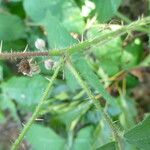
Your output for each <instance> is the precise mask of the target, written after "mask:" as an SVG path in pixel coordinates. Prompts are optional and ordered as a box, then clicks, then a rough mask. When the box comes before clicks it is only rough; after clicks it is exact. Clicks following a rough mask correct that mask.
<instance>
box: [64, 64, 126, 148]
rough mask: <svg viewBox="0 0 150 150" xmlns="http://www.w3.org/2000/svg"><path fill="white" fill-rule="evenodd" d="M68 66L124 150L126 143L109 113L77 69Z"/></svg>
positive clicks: (70, 65)
mask: <svg viewBox="0 0 150 150" xmlns="http://www.w3.org/2000/svg"><path fill="white" fill-rule="evenodd" d="M66 65H67V68H68V69H69V70H70V71H71V72H72V74H73V75H74V77H75V78H76V79H77V81H78V82H79V84H80V85H81V87H82V88H83V89H84V91H85V92H86V94H87V95H88V97H89V98H90V100H92V101H93V104H94V105H95V107H96V108H97V110H98V111H100V112H101V113H102V114H103V117H104V119H105V121H106V122H107V123H108V124H109V126H110V128H111V129H112V132H113V134H114V138H115V139H116V141H117V142H118V146H119V149H120V150H124V143H123V140H122V137H121V135H120V133H119V130H118V129H117V127H116V126H115V125H114V124H113V121H112V119H111V118H110V116H109V115H108V113H107V112H106V111H104V110H103V109H102V107H101V105H100V103H99V101H98V100H96V99H95V96H94V95H93V94H92V92H91V90H90V89H89V87H88V86H87V84H86V82H85V81H84V80H83V79H82V77H81V76H80V75H79V73H78V72H77V71H76V69H75V68H74V66H73V65H72V64H71V62H67V63H66Z"/></svg>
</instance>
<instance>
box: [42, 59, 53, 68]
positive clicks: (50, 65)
mask: <svg viewBox="0 0 150 150" xmlns="http://www.w3.org/2000/svg"><path fill="white" fill-rule="evenodd" d="M44 66H45V68H46V69H47V70H51V69H53V67H54V61H53V60H51V59H47V60H45V61H44Z"/></svg>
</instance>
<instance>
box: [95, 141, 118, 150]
mask: <svg viewBox="0 0 150 150" xmlns="http://www.w3.org/2000/svg"><path fill="white" fill-rule="evenodd" d="M96 150H116V143H115V142H110V143H107V144H105V145H103V146H101V147H99V148H97V149H96Z"/></svg>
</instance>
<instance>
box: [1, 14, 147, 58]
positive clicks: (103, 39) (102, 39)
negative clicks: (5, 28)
mask: <svg viewBox="0 0 150 150" xmlns="http://www.w3.org/2000/svg"><path fill="white" fill-rule="evenodd" d="M149 24H150V17H146V18H143V19H140V20H137V21H134V22H132V23H130V24H129V25H126V26H122V27H120V29H118V30H116V31H111V32H109V33H106V34H104V35H100V36H97V37H95V38H94V39H90V40H86V41H84V42H81V43H78V44H75V45H72V46H71V47H69V48H64V49H55V50H49V51H48V52H19V53H0V59H9V58H22V57H37V56H47V55H48V53H49V55H50V56H61V55H63V54H64V53H66V51H67V53H69V54H72V53H74V52H77V51H83V50H85V49H86V48H89V47H92V46H95V45H96V44H99V46H100V45H103V44H104V43H107V42H109V41H110V40H112V39H114V38H116V37H118V36H121V35H123V34H125V33H126V32H129V31H134V30H138V29H139V27H142V26H145V25H149Z"/></svg>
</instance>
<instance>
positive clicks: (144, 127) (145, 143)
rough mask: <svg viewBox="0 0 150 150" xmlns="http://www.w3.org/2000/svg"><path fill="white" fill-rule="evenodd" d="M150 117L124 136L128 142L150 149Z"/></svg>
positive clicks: (146, 149) (144, 149)
mask: <svg viewBox="0 0 150 150" xmlns="http://www.w3.org/2000/svg"><path fill="white" fill-rule="evenodd" d="M149 127H150V116H147V117H146V118H145V119H144V120H143V122H141V123H139V124H138V125H136V126H135V127H134V128H132V129H130V130H129V131H128V132H126V133H125V134H124V137H125V139H126V141H128V142H129V143H131V144H133V145H135V146H137V147H138V148H141V149H143V150H148V149H149V147H150V143H149V141H150V136H149V135H150V130H149Z"/></svg>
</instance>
